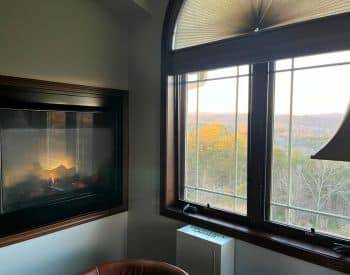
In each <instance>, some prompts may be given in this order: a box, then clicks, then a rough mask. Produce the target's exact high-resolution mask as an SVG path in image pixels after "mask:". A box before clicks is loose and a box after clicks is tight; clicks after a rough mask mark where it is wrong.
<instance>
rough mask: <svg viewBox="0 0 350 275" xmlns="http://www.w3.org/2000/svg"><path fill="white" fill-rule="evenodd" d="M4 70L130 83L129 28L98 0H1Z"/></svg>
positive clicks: (0, 61) (0, 42)
mask: <svg viewBox="0 0 350 275" xmlns="http://www.w3.org/2000/svg"><path fill="white" fill-rule="evenodd" d="M0 74H3V75H11V76H21V77H30V78H37V79H45V80H52V81H58V82H69V83H78V84H84V85H96V86H104V87H113V88H120V89H127V87H128V35H127V30H125V29H124V28H123V27H122V26H120V25H119V24H118V22H117V21H116V20H114V19H113V15H112V14H111V13H109V12H108V11H107V10H106V9H105V8H104V7H103V5H102V4H101V1H99V0H59V1H58V0H30V1H27V0H0Z"/></svg>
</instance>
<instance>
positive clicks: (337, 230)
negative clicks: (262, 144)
mask: <svg viewBox="0 0 350 275" xmlns="http://www.w3.org/2000/svg"><path fill="white" fill-rule="evenodd" d="M274 76H275V77H274V78H275V84H274V87H275V88H274V89H275V96H274V101H275V102H274V118H273V124H274V127H273V154H272V175H271V184H272V187H271V211H270V218H271V220H272V221H274V222H278V223H282V224H287V225H291V226H295V227H299V228H304V229H310V228H315V229H316V231H319V232H324V233H328V234H332V235H337V236H341V237H345V238H350V164H349V163H347V162H340V161H325V160H313V159H311V158H310V157H311V156H312V155H313V154H315V153H317V152H318V151H319V150H320V149H321V148H322V147H323V146H324V145H325V144H326V143H327V141H328V140H329V139H330V138H331V137H332V136H333V134H334V133H335V131H336V129H337V127H338V126H339V123H340V122H341V121H342V118H343V117H344V114H345V112H346V109H347V105H348V104H349V99H350V77H349V76H350V51H344V52H336V53H328V54H321V55H314V56H306V57H298V58H292V59H285V60H279V61H277V62H276V63H275V72H274Z"/></svg>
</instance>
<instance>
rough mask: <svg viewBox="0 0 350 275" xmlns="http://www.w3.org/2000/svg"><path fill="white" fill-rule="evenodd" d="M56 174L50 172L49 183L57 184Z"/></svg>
mask: <svg viewBox="0 0 350 275" xmlns="http://www.w3.org/2000/svg"><path fill="white" fill-rule="evenodd" d="M55 182H56V181H55V176H54V175H53V174H50V180H49V183H50V185H55Z"/></svg>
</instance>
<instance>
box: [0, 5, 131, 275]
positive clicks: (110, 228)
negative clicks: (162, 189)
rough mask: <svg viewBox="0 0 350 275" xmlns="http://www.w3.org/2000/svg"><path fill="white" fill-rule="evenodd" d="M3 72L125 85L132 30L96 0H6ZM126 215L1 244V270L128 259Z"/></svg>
mask: <svg viewBox="0 0 350 275" xmlns="http://www.w3.org/2000/svg"><path fill="white" fill-rule="evenodd" d="M0 74H2V75H10V76H19V77H29V78H36V79H43V80H51V81H59V82H68V83H76V84H84V85H96V86H102V87H112V88H119V89H127V88H128V35H127V31H125V30H124V28H122V26H120V25H119V23H118V22H117V21H116V20H114V18H113V16H112V15H111V14H110V13H108V11H107V10H106V9H104V8H103V7H102V6H101V5H100V3H99V1H97V0H0ZM5 92H6V91H1V93H5ZM127 218H128V214H127V213H122V214H118V215H114V216H111V217H108V218H104V219H100V220H97V221H94V222H91V223H87V224H83V225H80V226H76V227H73V228H69V229H66V230H63V231H59V232H56V233H53V234H49V235H46V236H43V237H40V238H35V239H32V240H29V241H26V242H21V243H18V244H15V245H11V246H7V247H3V248H0V274H11V275H17V274H30V275H41V274H45V275H47V274H50V275H51V274H54V275H56V274H57V275H61V274H76V273H77V272H78V271H79V270H82V269H86V268H87V267H90V266H94V265H95V264H97V263H100V262H103V261H108V260H113V259H121V258H124V257H125V255H126V235H127Z"/></svg>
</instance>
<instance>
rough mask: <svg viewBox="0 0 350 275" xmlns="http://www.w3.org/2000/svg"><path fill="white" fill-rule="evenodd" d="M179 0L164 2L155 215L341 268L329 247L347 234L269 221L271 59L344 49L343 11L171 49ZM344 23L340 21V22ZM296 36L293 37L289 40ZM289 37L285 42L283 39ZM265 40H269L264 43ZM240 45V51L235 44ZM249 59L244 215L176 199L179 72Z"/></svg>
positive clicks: (348, 261) (348, 34) (347, 35)
mask: <svg viewBox="0 0 350 275" xmlns="http://www.w3.org/2000/svg"><path fill="white" fill-rule="evenodd" d="M182 3H183V0H172V1H170V2H169V6H168V9H167V13H166V16H165V22H164V27H163V40H162V74H161V89H162V104H161V108H162V109H161V113H162V121H161V123H162V127H161V142H162V144H161V203H160V212H161V214H162V215H165V216H168V217H172V218H176V219H179V220H182V221H185V222H188V223H193V224H197V225H200V226H203V227H206V228H209V229H212V230H217V231H220V232H222V233H225V234H228V235H231V236H234V237H236V238H238V239H242V240H245V241H248V242H251V243H254V244H257V245H260V246H262V247H266V248H269V249H272V250H275V251H278V252H281V253H284V254H287V255H290V256H294V257H298V258H301V259H303V260H308V261H310V262H313V263H316V264H319V265H323V266H326V267H329V268H332V269H335V270H339V271H343V272H348V271H349V270H350V258H349V256H344V255H342V254H339V253H337V252H335V251H334V250H333V247H334V244H335V243H342V244H344V245H350V240H345V239H340V238H336V237H334V236H329V235H324V234H319V233H317V232H316V233H315V232H308V231H306V230H302V229H297V228H293V227H290V226H288V225H282V224H277V223H274V222H272V221H270V220H269V209H270V185H271V184H270V182H271V175H270V174H271V155H272V127H273V125H272V124H273V110H274V106H273V102H274V100H273V99H274V87H273V84H274V74H273V73H271V71H274V70H273V69H272V70H271V69H270V68H274V61H275V60H277V59H283V58H291V57H296V56H303V55H311V54H318V53H326V52H332V51H340V50H346V49H350V30H347V28H346V25H350V14H349V13H347V14H341V15H337V16H330V17H327V18H322V19H317V20H312V21H309V22H303V23H297V24H293V25H291V26H287V27H283V28H277V29H275V30H270V31H262V32H261V33H253V34H250V35H246V36H242V37H239V38H232V39H225V40H222V41H217V42H213V43H208V44H203V45H199V46H194V47H189V48H184V49H180V50H172V38H173V30H174V27H175V24H176V19H177V15H178V13H179V11H180V9H181V6H182ZM344 24H345V25H344ZM293 39H296V40H293ZM286 41H287V42H290V41H291V43H286ZM266 45H268V46H266ZM270 45H272V46H270ZM239 49H242V51H237V50H239ZM243 64H251V74H250V75H251V76H250V78H251V80H250V83H251V85H250V98H249V114H248V120H249V126H248V178H247V181H248V187H247V188H248V190H247V198H248V199H247V216H242V215H240V214H235V213H231V212H230V213H229V212H225V211H222V210H217V209H212V208H210V207H205V206H202V205H196V204H192V205H193V206H195V207H196V209H197V212H196V213H184V211H183V208H184V207H185V205H187V204H188V202H186V201H183V200H180V199H179V185H181V181H183V173H182V172H181V171H183V164H184V161H183V160H184V158H183V155H184V144H183V140H184V125H183V122H184V105H185V99H184V92H183V91H181V89H180V88H179V87H180V86H181V85H180V82H181V79H183V77H184V74H186V73H190V72H196V71H203V70H208V69H215V68H220V67H227V66H236V65H243Z"/></svg>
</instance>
